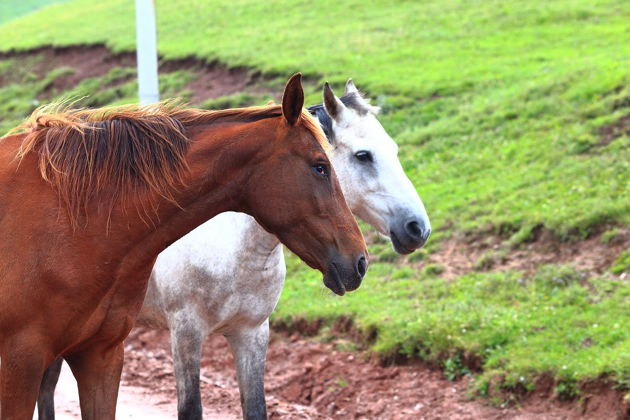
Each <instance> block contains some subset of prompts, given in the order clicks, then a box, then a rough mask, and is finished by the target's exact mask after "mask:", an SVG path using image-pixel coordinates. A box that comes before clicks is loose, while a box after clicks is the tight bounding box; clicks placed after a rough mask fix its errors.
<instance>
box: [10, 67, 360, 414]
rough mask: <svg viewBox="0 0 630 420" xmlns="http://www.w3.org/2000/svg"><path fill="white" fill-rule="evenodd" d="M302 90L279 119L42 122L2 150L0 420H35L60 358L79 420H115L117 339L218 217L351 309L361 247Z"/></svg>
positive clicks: (247, 112)
mask: <svg viewBox="0 0 630 420" xmlns="http://www.w3.org/2000/svg"><path fill="white" fill-rule="evenodd" d="M302 106H303V93H302V88H301V85H300V78H299V75H296V76H294V77H293V78H291V80H289V82H288V83H287V87H286V89H285V93H284V96H283V103H282V106H268V107H261V108H247V109H238V110H226V111H215V112H209V111H200V110H192V109H182V108H178V107H171V106H164V105H158V106H153V107H148V108H141V109H139V110H131V109H129V108H126V109H108V110H104V111H103V110H101V111H100V112H99V111H69V112H65V113H61V114H55V115H39V114H35V115H34V117H33V118H31V120H30V121H29V122H27V123H26V124H25V126H24V127H25V129H26V131H25V132H24V133H20V134H15V135H10V136H7V137H4V138H2V139H0V237H1V238H2V240H1V241H0V357H1V365H0V418H2V419H3V420H7V419H19V420H23V419H24V420H25V419H29V420H30V418H31V416H32V413H33V409H34V405H35V401H36V399H37V394H38V391H39V383H40V381H41V378H42V374H43V372H44V369H45V368H46V367H47V366H48V364H49V363H51V362H52V361H53V360H54V359H55V358H57V357H64V358H65V359H66V360H67V361H68V363H69V364H70V366H71V368H72V371H73V373H74V375H75V377H76V378H77V381H78V384H79V394H80V399H81V411H82V416H83V418H84V419H114V415H115V405H116V395H117V391H118V383H119V379H120V371H121V367H122V358H123V349H122V340H123V339H124V338H125V337H126V335H127V334H128V332H129V330H130V329H131V327H132V325H133V321H134V318H135V316H136V314H137V313H138V310H139V309H140V306H141V304H142V300H143V297H144V292H145V289H146V285H147V280H148V276H149V273H150V271H151V267H152V265H153V262H154V260H155V258H156V256H157V255H158V253H159V252H160V251H162V250H163V249H164V248H165V247H167V246H168V245H169V244H170V243H172V242H174V241H175V240H176V239H178V238H180V237H181V236H183V235H184V234H186V233H187V232H189V231H190V230H192V229H193V228H195V227H196V226H198V225H200V224H201V223H203V222H204V221H205V220H207V219H209V218H211V217H212V216H214V215H216V214H218V213H220V212H223V211H228V210H234V211H243V212H246V213H249V214H251V215H252V216H254V217H255V218H256V219H257V221H258V222H259V223H260V224H261V225H262V226H264V227H265V228H266V229H268V230H269V231H270V232H273V233H275V234H276V235H277V236H278V237H279V238H280V239H281V240H282V241H283V242H284V243H285V244H286V245H287V246H288V247H289V248H290V249H291V250H293V251H294V252H295V253H296V254H298V255H299V256H300V257H301V258H302V259H303V260H304V261H306V262H307V263H308V264H309V265H310V266H311V267H314V268H317V269H319V270H321V271H322V272H323V273H324V282H325V284H326V285H327V286H329V287H330V288H331V289H332V290H333V291H334V292H336V293H338V294H343V293H344V292H345V291H346V290H353V289H355V288H356V287H358V286H359V284H360V281H361V278H362V277H363V274H364V273H365V269H366V260H365V255H366V249H365V243H364V241H363V238H362V236H361V233H360V232H359V229H358V227H357V225H356V222H355V220H354V218H353V216H352V214H351V213H350V211H349V209H348V208H347V206H346V203H345V201H344V199H343V196H342V194H341V189H340V187H339V185H338V183H337V180H336V178H335V175H334V171H333V170H332V168H331V166H330V163H329V161H328V157H327V156H326V153H325V150H324V147H325V145H326V141H325V139H324V137H323V133H322V132H321V130H320V129H319V128H318V126H317V125H316V124H315V123H314V122H313V120H312V119H311V118H310V116H308V115H306V114H305V113H304V112H303V110H302Z"/></svg>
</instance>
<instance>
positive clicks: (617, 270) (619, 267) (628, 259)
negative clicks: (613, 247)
mask: <svg viewBox="0 0 630 420" xmlns="http://www.w3.org/2000/svg"><path fill="white" fill-rule="evenodd" d="M610 271H611V272H612V273H613V274H621V273H624V272H627V271H630V251H621V253H620V254H619V256H618V257H617V259H616V260H615V261H614V262H613V265H612V267H611V268H610Z"/></svg>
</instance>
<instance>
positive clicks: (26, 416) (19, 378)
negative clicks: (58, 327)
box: [0, 337, 53, 420]
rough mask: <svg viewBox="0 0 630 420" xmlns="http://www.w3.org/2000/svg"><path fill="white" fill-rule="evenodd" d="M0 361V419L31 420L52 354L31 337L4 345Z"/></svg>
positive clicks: (9, 341)
mask: <svg viewBox="0 0 630 420" xmlns="http://www.w3.org/2000/svg"><path fill="white" fill-rule="evenodd" d="M0 357H1V358H2V360H1V364H0V419H1V420H31V419H32V418H33V412H34V411H35V403H36V401H37V395H38V394H39V386H40V384H41V382H42V376H43V374H44V370H45V369H46V367H47V366H48V364H50V362H51V361H52V359H53V356H52V353H51V352H48V351H46V350H45V346H44V345H43V343H42V342H40V341H37V340H34V339H33V337H23V338H21V339H8V340H6V341H4V343H3V352H2V354H1V355H0Z"/></svg>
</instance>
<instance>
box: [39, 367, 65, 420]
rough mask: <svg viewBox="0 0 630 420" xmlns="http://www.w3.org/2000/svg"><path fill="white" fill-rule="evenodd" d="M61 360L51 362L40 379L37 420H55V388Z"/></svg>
mask: <svg viewBox="0 0 630 420" xmlns="http://www.w3.org/2000/svg"><path fill="white" fill-rule="evenodd" d="M62 364H63V359H61V358H59V359H57V360H55V361H54V362H52V364H51V365H50V366H48V369H46V372H44V378H43V379H42V383H41V386H40V387H39V397H38V398H37V414H38V418H39V420H55V388H56V387H57V381H58V380H59V373H61V365H62Z"/></svg>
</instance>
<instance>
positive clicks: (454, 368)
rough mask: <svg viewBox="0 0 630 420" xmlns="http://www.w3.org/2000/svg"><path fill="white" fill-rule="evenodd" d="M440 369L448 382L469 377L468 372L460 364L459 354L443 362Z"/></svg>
mask: <svg viewBox="0 0 630 420" xmlns="http://www.w3.org/2000/svg"><path fill="white" fill-rule="evenodd" d="M442 367H443V371H444V376H446V378H447V379H448V380H449V381H454V380H456V379H459V378H461V377H462V376H465V375H470V370H469V369H468V368H467V367H466V366H464V364H463V363H462V357H461V355H460V354H459V353H458V354H456V355H455V356H452V357H449V358H447V359H446V360H444V362H443V363H442Z"/></svg>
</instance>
